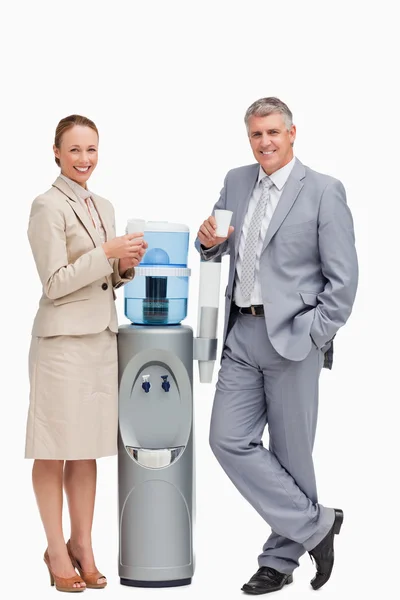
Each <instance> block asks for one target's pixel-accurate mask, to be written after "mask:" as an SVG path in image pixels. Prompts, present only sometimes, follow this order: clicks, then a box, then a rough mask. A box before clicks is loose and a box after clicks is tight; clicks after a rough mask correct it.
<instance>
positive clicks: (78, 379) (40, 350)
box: [25, 329, 118, 460]
mask: <svg viewBox="0 0 400 600" xmlns="http://www.w3.org/2000/svg"><path fill="white" fill-rule="evenodd" d="M29 379H30V404H29V413H28V423H27V431H26V448H25V457H26V458H40V459H49V460H80V459H89V458H100V457H102V456H110V455H113V454H116V453H117V429H118V363H117V336H116V334H115V333H113V332H112V331H110V330H109V329H107V330H105V331H102V332H101V333H97V334H94V335H81V336H67V335H60V336H55V337H33V338H32V342H31V348H30V352H29Z"/></svg>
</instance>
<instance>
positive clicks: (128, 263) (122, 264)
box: [118, 241, 148, 275]
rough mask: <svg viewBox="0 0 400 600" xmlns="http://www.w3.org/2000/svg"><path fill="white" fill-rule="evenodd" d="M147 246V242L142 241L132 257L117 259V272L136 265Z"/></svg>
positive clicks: (120, 272)
mask: <svg viewBox="0 0 400 600" xmlns="http://www.w3.org/2000/svg"><path fill="white" fill-rule="evenodd" d="M147 248H148V243H147V242H145V241H143V243H142V246H141V247H139V249H138V251H137V252H136V254H135V255H134V256H132V257H127V258H120V260H119V269H118V270H119V274H120V275H122V274H123V273H125V271H127V270H128V269H131V268H132V267H137V266H138V264H139V263H140V261H141V260H142V258H143V256H144V254H145V252H146V250H147Z"/></svg>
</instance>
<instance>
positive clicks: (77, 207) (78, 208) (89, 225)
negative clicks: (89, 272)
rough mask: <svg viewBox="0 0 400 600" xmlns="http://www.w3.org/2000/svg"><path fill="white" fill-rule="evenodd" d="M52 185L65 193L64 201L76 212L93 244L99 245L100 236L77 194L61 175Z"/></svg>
mask: <svg viewBox="0 0 400 600" xmlns="http://www.w3.org/2000/svg"><path fill="white" fill-rule="evenodd" d="M53 187H56V188H57V189H58V190H60V192H62V193H63V194H65V196H66V198H65V199H66V201H67V202H68V204H69V205H70V207H71V208H72V210H73V211H74V213H75V214H76V216H77V217H78V219H79V220H80V221H81V223H82V225H83V226H84V227H85V229H86V230H87V232H88V234H89V235H90V237H91V238H92V240H93V243H94V245H95V246H100V245H101V239H100V236H99V234H98V233H97V231H96V228H95V226H94V225H93V222H92V219H91V217H90V215H89V213H88V211H87V210H85V209H84V208H83V206H82V204H81V202H80V200H79V198H78V197H77V195H76V194H75V193H74V192H73V191H72V189H71V188H70V187H69V185H68V184H67V183H66V182H65V181H64V179H61V177H58V178H57V179H56V180H55V182H54V183H53Z"/></svg>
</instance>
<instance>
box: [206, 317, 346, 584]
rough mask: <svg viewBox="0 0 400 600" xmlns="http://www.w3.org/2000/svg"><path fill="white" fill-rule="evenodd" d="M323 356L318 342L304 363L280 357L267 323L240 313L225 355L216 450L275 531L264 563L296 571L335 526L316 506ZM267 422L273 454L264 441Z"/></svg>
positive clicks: (214, 428)
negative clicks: (302, 558) (315, 448)
mask: <svg viewBox="0 0 400 600" xmlns="http://www.w3.org/2000/svg"><path fill="white" fill-rule="evenodd" d="M323 360H324V355H323V353H322V352H321V350H319V349H318V348H317V347H316V346H315V345H314V344H313V346H312V348H311V351H310V353H309V354H308V356H307V357H306V358H305V359H304V360H302V361H291V360H288V359H285V358H283V357H282V356H280V355H279V354H278V353H277V352H276V350H275V349H274V348H273V346H272V345H271V342H270V340H269V338H268V333H267V329H266V324H265V319H264V318H263V317H254V316H252V315H242V314H238V315H237V317H236V320H235V322H234V325H233V327H232V329H231V330H230V332H229V335H228V337H227V340H226V343H225V347H224V350H223V354H222V362H221V368H220V372H219V376H218V383H217V390H216V394H215V399H214V405H213V411H212V417H211V429H210V445H211V448H212V450H213V452H214V454H215V456H216V458H217V459H218V461H219V463H220V464H221V466H222V468H223V469H224V470H225V472H226V474H227V475H228V477H229V478H230V479H231V480H232V482H233V483H234V485H235V486H236V487H237V489H238V490H239V491H240V492H241V494H242V495H243V496H244V497H245V498H246V499H247V500H248V502H250V504H251V505H252V506H253V507H254V508H255V509H256V510H257V511H258V513H259V514H260V515H261V516H262V517H263V519H264V520H265V521H266V522H267V523H268V524H269V526H270V527H271V529H272V533H271V535H270V537H269V538H268V540H267V541H266V543H265V545H264V548H263V552H262V554H261V555H260V556H259V565H260V566H269V567H273V568H274V569H276V570H278V571H280V572H281V573H292V571H293V570H294V569H295V568H296V567H297V566H298V565H299V562H298V560H299V558H300V556H301V555H302V554H303V553H304V552H305V551H306V550H311V549H312V548H314V547H315V546H316V545H317V544H318V543H319V542H320V541H321V540H322V539H323V538H324V537H325V535H326V534H327V533H328V531H329V529H330V528H331V527H332V525H333V521H334V511H333V509H331V508H326V507H324V506H322V505H321V504H318V502H317V488H316V482H315V474H314V465H313V460H312V449H313V444H314V437H315V430H316V424H317V412H318V379H319V375H320V372H321V368H322V364H323ZM267 425H268V432H269V449H267V448H265V447H264V446H263V443H262V437H263V434H264V430H265V427H266V426H267Z"/></svg>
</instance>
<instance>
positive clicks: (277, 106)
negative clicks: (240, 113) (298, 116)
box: [244, 97, 293, 133]
mask: <svg viewBox="0 0 400 600" xmlns="http://www.w3.org/2000/svg"><path fill="white" fill-rule="evenodd" d="M276 113H279V114H281V115H282V116H283V120H284V121H285V125H286V128H287V129H288V130H289V129H290V128H291V127H292V125H293V115H292V113H291V111H290V109H289V107H288V106H287V105H286V104H285V103H284V102H282V100H279V98H274V97H270V98H260V99H259V100H256V101H255V102H253V104H252V105H251V106H249V108H248V109H247V111H246V114H245V116H244V122H245V124H246V129H247V133H249V119H250V117H253V116H254V117H267V116H268V115H272V114H276Z"/></svg>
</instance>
